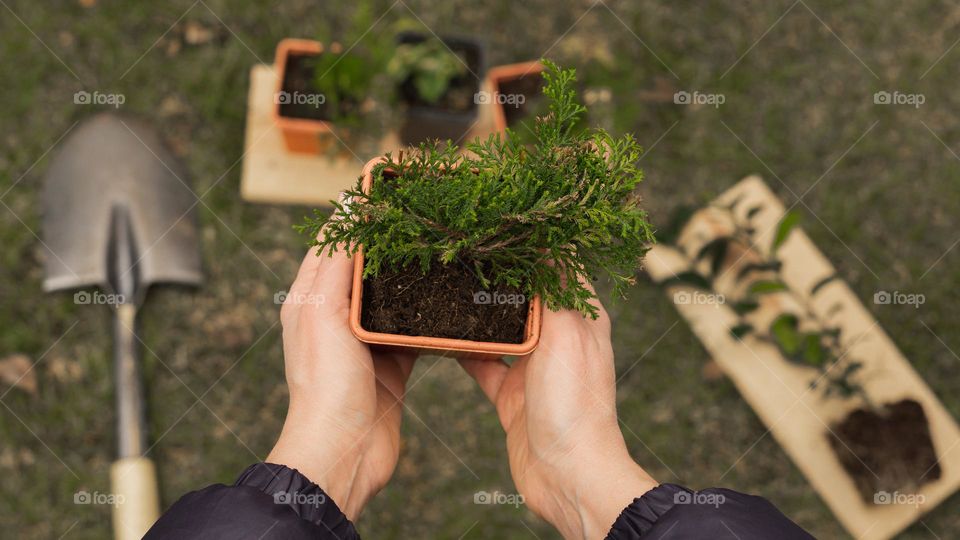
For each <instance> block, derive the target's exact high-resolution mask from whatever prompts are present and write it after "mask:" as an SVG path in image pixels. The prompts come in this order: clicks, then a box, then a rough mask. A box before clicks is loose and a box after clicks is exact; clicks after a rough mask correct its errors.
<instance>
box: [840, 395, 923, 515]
mask: <svg viewBox="0 0 960 540" xmlns="http://www.w3.org/2000/svg"><path fill="white" fill-rule="evenodd" d="M831 429H832V430H833V434H830V435H829V438H830V445H831V446H832V447H833V450H834V452H836V453H837V456H838V457H839V458H840V462H841V463H842V464H843V468H844V469H846V471H847V473H848V474H850V476H851V477H853V480H854V482H855V483H856V485H857V489H858V490H859V491H860V496H861V497H863V499H864V500H865V501H867V502H870V503H873V501H874V497H875V494H877V493H878V492H881V491H885V492H887V493H893V492H895V491H898V492H900V493H907V494H912V493H916V490H917V488H918V487H920V486H921V485H923V484H924V483H926V482H929V481H932V480H936V479H938V478H940V465H939V464H938V463H937V452H936V449H935V448H934V447H933V441H932V440H931V439H930V427H929V425H928V424H927V417H926V415H925V414H924V412H923V407H922V406H921V405H920V404H919V403H917V402H916V401H913V400H903V401H899V402H897V403H892V404H888V405H885V406H884V407H883V408H882V410H881V412H880V413H877V412H874V411H870V410H866V409H857V410H856V411H853V412H852V413H850V414H849V415H848V416H847V417H846V418H845V419H844V420H843V421H842V422H839V423H837V424H835V425H833V426H832V427H831ZM838 437H839V439H838ZM841 441H842V442H841Z"/></svg>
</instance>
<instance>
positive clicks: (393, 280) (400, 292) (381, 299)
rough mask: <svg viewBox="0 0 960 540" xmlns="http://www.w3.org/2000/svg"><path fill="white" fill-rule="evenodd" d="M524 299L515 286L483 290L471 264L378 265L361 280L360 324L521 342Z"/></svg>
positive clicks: (404, 331) (384, 329)
mask: <svg viewBox="0 0 960 540" xmlns="http://www.w3.org/2000/svg"><path fill="white" fill-rule="evenodd" d="M527 306H528V302H527V300H526V298H524V297H523V296H522V293H521V292H520V290H519V289H514V288H510V287H500V286H497V287H496V290H495V291H494V290H492V289H491V290H488V289H485V288H484V287H483V286H482V285H481V284H480V280H479V279H478V278H477V276H476V275H475V274H474V272H473V268H472V266H470V267H468V265H467V264H461V263H460V262H457V261H454V262H452V263H450V264H447V265H443V264H440V263H434V264H432V265H430V270H429V271H428V272H427V273H426V274H422V273H420V269H419V267H414V266H411V267H408V268H401V269H390V270H388V269H382V270H381V271H380V273H379V275H377V276H375V277H370V278H367V279H365V280H364V281H363V309H362V312H361V317H360V325H361V326H362V327H363V328H364V329H365V330H368V331H371V332H383V333H387V334H401V335H405V336H429V337H441V338H454V339H467V340H471V341H488V342H500V343H523V338H524V327H525V326H526V323H527Z"/></svg>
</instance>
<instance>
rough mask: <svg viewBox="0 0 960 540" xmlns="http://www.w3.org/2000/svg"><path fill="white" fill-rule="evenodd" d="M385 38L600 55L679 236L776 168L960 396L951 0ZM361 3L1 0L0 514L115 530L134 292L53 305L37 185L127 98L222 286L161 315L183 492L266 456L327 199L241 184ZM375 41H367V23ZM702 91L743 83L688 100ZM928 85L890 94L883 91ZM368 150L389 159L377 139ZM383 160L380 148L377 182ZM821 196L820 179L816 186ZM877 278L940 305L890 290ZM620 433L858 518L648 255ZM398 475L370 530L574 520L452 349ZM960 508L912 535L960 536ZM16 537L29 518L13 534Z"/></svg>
mask: <svg viewBox="0 0 960 540" xmlns="http://www.w3.org/2000/svg"><path fill="white" fill-rule="evenodd" d="M367 4H369V7H370V9H371V10H372V12H373V13H375V14H378V15H379V14H383V17H382V22H381V23H379V24H377V25H375V26H374V27H373V29H372V30H371V34H370V37H373V36H376V35H378V33H379V32H389V31H390V30H389V24H388V23H389V22H390V21H391V20H393V19H400V18H404V19H411V18H412V19H413V20H415V21H418V22H419V24H422V25H423V26H424V27H425V28H429V29H432V30H433V31H435V32H437V33H438V34H453V35H463V36H470V37H474V38H478V39H480V40H482V41H483V43H484V44H485V46H486V54H487V58H488V62H487V63H488V65H496V64H506V63H510V62H519V61H525V60H531V59H536V58H539V57H541V56H545V57H547V58H551V59H553V60H555V61H557V62H559V63H561V65H564V66H568V67H575V68H577V70H578V75H579V82H580V85H581V89H582V91H583V94H584V95H585V96H587V97H588V103H589V105H590V106H591V109H590V116H589V119H588V120H589V123H590V124H593V125H599V126H603V127H605V128H607V129H609V130H611V131H613V132H614V133H618V134H619V133H625V132H630V133H633V134H634V135H635V137H636V138H637V139H638V140H639V141H640V143H641V144H642V145H643V146H644V147H645V149H646V153H645V154H644V156H643V158H642V160H641V166H642V167H643V169H644V170H645V173H646V181H645V183H644V185H643V186H642V193H643V196H644V198H645V200H646V205H647V207H648V209H649V211H650V213H651V216H652V218H653V220H654V222H655V223H656V224H657V225H658V226H660V227H666V226H667V223H668V222H669V220H670V217H671V215H672V214H673V212H674V211H675V210H676V209H677V208H679V207H681V206H683V205H702V204H704V203H706V202H707V201H709V200H710V199H712V198H713V197H714V196H716V195H717V194H718V193H720V192H721V191H723V190H724V189H726V188H727V187H729V186H730V185H732V184H734V183H735V182H736V181H738V180H739V179H741V178H742V177H744V176H746V175H748V174H752V173H757V174H760V175H761V176H763V177H764V179H765V180H766V181H767V182H768V184H769V185H770V186H771V187H772V189H773V190H774V191H775V192H776V193H777V194H778V195H779V196H780V197H781V198H782V199H783V200H784V201H785V202H786V203H787V204H788V205H791V204H794V203H797V208H798V209H799V210H800V211H801V214H802V216H803V225H802V226H803V228H804V229H805V230H806V231H807V233H808V234H809V235H810V236H811V237H812V238H813V240H814V242H815V243H816V244H817V246H818V247H819V248H820V249H821V250H822V251H823V252H824V253H825V254H826V255H827V257H828V258H829V259H830V261H831V262H832V263H833V264H834V265H835V266H836V267H837V269H838V270H839V273H840V275H841V276H842V277H843V278H844V279H845V280H846V281H847V282H848V283H849V284H850V285H851V286H852V287H853V289H854V290H855V292H856V293H857V295H858V296H859V297H860V298H861V300H863V301H864V303H865V304H866V305H867V306H868V308H869V309H870V310H871V311H872V312H873V315H874V316H876V317H877V318H878V320H879V321H880V324H881V326H882V327H883V328H884V329H886V331H887V332H888V333H889V334H890V335H891V337H892V338H893V340H894V341H895V342H896V343H897V345H898V346H899V347H900V348H901V350H902V351H903V352H904V354H905V355H906V356H907V358H909V359H910V360H911V361H912V363H913V365H914V367H915V368H916V369H917V370H918V371H919V373H920V374H921V375H922V376H923V377H924V379H925V380H926V381H927V383H928V384H929V385H930V386H931V388H932V389H933V390H934V392H935V393H936V394H937V395H938V396H939V397H940V398H941V399H942V401H943V403H944V404H945V405H946V407H947V409H948V410H949V411H950V412H951V414H952V415H953V416H954V417H957V416H960V375H958V369H957V368H958V366H960V358H958V356H957V354H956V353H955V352H954V351H960V335H958V334H957V333H956V332H955V329H956V314H957V310H956V306H957V304H958V302H960V288H958V287H957V285H958V273H957V271H956V268H957V264H958V262H960V248H958V247H957V244H958V242H960V227H958V218H957V216H958V215H960V157H958V155H957V153H956V152H960V119H958V116H957V115H956V113H955V111H956V110H957V107H958V105H960V94H958V93H957V92H956V85H955V74H956V71H957V69H958V65H960V47H956V45H957V42H958V38H960V32H958V30H960V7H957V6H956V5H953V4H952V3H949V2H936V1H917V2H894V1H886V0H878V1H874V2H869V3H859V2H858V3H835V2H825V1H821V0H797V1H790V0H787V1H775V2H769V1H745V2H735V3H729V2H650V1H635V2H628V1H620V0H596V1H584V2H563V3H558V2H554V1H545V0H531V1H528V2H522V3H521V2H509V1H486V2H482V3H479V2H464V1H449V2H442V3H438V2H428V1H420V0H397V1H396V2H393V3H391V2H389V1H383V2H381V1H371V2H367ZM355 5H356V4H355V3H354V2H322V3H315V2H304V1H286V2H271V3H264V2H241V1H234V0H197V1H195V2H191V1H190V0H186V1H171V2H162V3H153V2H149V3H147V2H130V1H128V2H120V1H111V0H61V1H57V2H42V3H41V2H31V1H22V0H0V81H2V83H0V125H2V126H4V127H5V129H4V132H3V133H2V134H0V141H2V143H0V245H2V248H0V383H2V386H0V396H2V397H0V404H2V408H0V529H2V530H4V534H3V536H5V537H11V538H12V537H17V538H78V539H79V538H105V537H108V536H109V534H110V526H109V514H110V509H109V507H108V506H103V505H77V504H74V494H75V493H77V492H78V491H81V490H85V491H89V492H93V491H99V492H107V491H108V490H109V486H108V481H107V478H108V475H107V471H108V468H109V464H110V462H111V461H112V459H113V457H114V454H115V427H114V419H113V413H112V411H113V401H112V400H113V383H112V376H111V366H110V357H111V348H112V345H111V336H110V331H109V329H110V317H111V313H110V310H109V309H107V308H105V307H102V306H101V307H93V306H84V305H77V304H75V303H74V300H73V296H72V294H69V293H62V294H58V295H46V294H44V293H43V292H42V291H41V281H42V278H43V269H42V249H41V244H40V242H39V237H40V235H41V230H40V198H39V192H40V189H39V188H40V185H41V179H42V177H43V174H44V173H45V171H46V170H47V168H48V166H49V163H50V157H51V155H53V154H54V153H55V152H54V151H53V150H54V149H55V148H56V147H57V144H58V142H59V141H61V139H62V138H63V137H64V136H65V135H66V134H68V133H69V132H70V131H71V130H72V129H73V127H74V126H75V125H76V123H77V122H78V121H80V120H82V119H84V118H87V117H89V116H91V115H92V114H94V113H95V112H97V111H99V110H112V109H113V107H112V106H110V105H100V106H98V105H91V104H75V102H74V94H75V93H76V92H78V91H80V90H86V91H89V92H93V91H94V90H98V91H100V92H101V93H114V94H122V95H123V96H124V102H123V104H122V105H120V107H119V110H120V112H122V113H125V114H128V115H133V116H136V117H139V118H141V119H144V120H146V121H147V122H148V123H150V124H152V125H153V126H154V127H155V128H156V129H157V130H158V131H159V132H160V133H161V134H162V136H163V138H164V140H165V141H166V143H167V144H168V145H169V146H170V148H171V149H172V151H173V152H174V154H175V155H177V156H178V157H179V158H180V159H181V160H182V161H183V162H184V163H185V164H186V166H187V168H188V170H189V171H190V178H191V181H192V183H193V189H194V191H196V192H197V193H198V194H204V195H203V196H202V198H201V201H200V204H199V205H198V206H197V211H198V218H199V226H200V237H201V241H202V250H203V267H204V272H205V283H204V285H203V286H202V287H201V288H199V289H197V290H195V291H193V292H185V290H183V289H175V288H170V287H167V288H164V287H158V288H155V289H154V290H152V292H151V293H150V301H149V302H147V303H146V305H145V307H144V309H143V312H142V313H141V319H140V320H141V337H142V338H143V340H144V342H145V347H144V348H143V361H144V379H145V385H146V388H147V398H148V404H147V406H148V413H149V425H150V430H151V437H150V444H151V445H152V450H151V452H150V453H151V455H152V457H153V458H154V459H155V460H156V462H157V465H158V467H159V476H160V484H161V493H162V499H163V504H164V506H167V505H169V504H171V503H172V502H173V501H175V500H176V499H177V498H178V497H179V496H180V495H182V494H183V493H185V492H186V491H189V490H192V489H196V488H198V487H201V486H202V485H206V484H208V483H213V482H226V483H230V482H232V481H233V480H234V478H235V477H236V475H237V474H238V473H239V472H240V471H242V470H243V469H244V468H245V467H246V466H247V465H249V464H250V463H253V462H255V461H258V460H261V459H263V458H264V457H265V456H266V454H267V452H268V451H269V450H270V448H271V447H272V444H273V443H274V441H275V438H276V436H277V434H278V433H279V429H280V426H281V423H282V421H283V416H284V412H285V408H286V398H287V391H286V388H285V385H284V380H283V362H282V355H281V335H280V327H279V306H278V305H277V304H276V303H275V302H274V296H275V294H276V293H277V292H278V291H281V290H284V289H285V288H286V287H287V286H288V285H289V283H291V282H292V280H293V277H294V275H295V271H296V269H297V267H298V265H299V263H300V260H301V258H302V256H303V254H304V252H305V245H304V240H303V238H301V237H299V236H298V235H297V234H296V233H295V232H294V231H293V230H292V228H291V226H292V225H293V224H295V223H298V222H299V221H300V220H301V218H302V216H303V215H304V214H306V213H307V212H308V210H309V209H308V208H307V207H304V206H279V205H263V204H251V203H247V202H244V201H243V200H241V197H240V194H239V183H240V160H241V158H242V155H243V151H244V145H243V140H244V128H245V118H246V111H247V105H246V102H247V91H248V82H249V70H250V68H251V67H252V66H253V65H255V64H257V63H270V62H271V61H272V58H273V51H274V48H275V47H276V44H277V42H278V41H279V40H281V39H283V38H285V37H306V38H313V39H320V40H329V39H333V38H335V36H330V35H327V33H328V32H335V31H336V29H337V28H338V27H340V26H343V25H344V24H346V23H344V22H342V21H348V20H349V17H350V16H351V13H352V10H353V9H355ZM364 39H367V38H364ZM679 91H686V92H691V93H692V92H694V91H699V92H702V93H711V94H722V95H723V96H724V101H723V103H722V104H720V105H719V106H713V105H702V104H701V105H697V104H682V103H681V104H678V103H675V100H674V94H675V93H676V92H679ZM883 91H885V92H895V91H898V92H901V93H906V94H922V95H923V96H924V102H923V103H922V104H921V105H918V106H883V104H878V103H876V102H875V99H874V94H875V93H876V92H883ZM360 157H362V158H364V159H366V158H367V157H370V156H360ZM359 169H360V163H359V162H358V164H357V171H358V172H359ZM798 195H802V198H801V199H800V200H799V201H798ZM880 290H900V291H909V292H913V293H920V294H923V295H925V298H926V302H925V303H924V304H923V305H922V306H919V307H918V308H915V307H913V306H904V305H875V304H874V303H872V302H870V301H869V299H870V298H872V297H873V295H874V294H875V293H876V292H877V291H880ZM607 305H608V309H609V310H610V312H611V313H612V315H613V318H614V339H615V349H616V355H617V371H618V377H620V382H619V392H618V402H619V410H620V416H621V420H622V426H623V431H624V435H625V437H626V440H627V444H628V446H629V447H630V450H631V452H632V454H633V456H634V457H635V459H636V460H637V461H638V462H639V463H641V464H642V465H643V466H644V467H645V468H646V469H647V470H648V471H649V472H650V473H651V474H652V475H653V476H654V477H655V478H656V479H658V480H659V481H661V482H673V483H681V484H686V485H689V486H690V487H693V488H704V487H709V486H715V485H723V486H727V487H731V488H735V489H738V490H741V491H747V492H753V493H757V494H760V495H763V496H765V497H767V498H769V499H770V500H771V501H772V502H773V503H774V504H776V505H777V506H778V507H780V508H781V509H782V510H783V512H784V513H786V514H787V515H788V516H789V517H791V518H792V519H794V520H795V521H797V522H798V523H799V524H800V525H802V526H803V527H805V528H807V529H808V530H809V531H810V532H811V533H813V534H814V535H816V536H817V537H821V538H845V537H846V533H845V532H844V531H843V529H842V528H841V526H840V524H839V522H838V521H836V519H835V518H834V517H833V516H832V514H831V513H830V512H829V511H828V509H827V508H826V506H825V505H824V504H823V503H822V502H821V500H820V499H819V498H818V496H817V495H816V493H815V492H814V491H813V489H812V488H811V487H810V485H809V484H808V483H807V482H806V481H805V479H804V478H803V477H802V476H801V474H800V472H799V471H798V470H797V469H796V467H795V466H794V465H793V464H792V463H791V461H790V460H789V459H788V457H787V456H786V454H785V453H784V452H783V451H782V450H781V448H780V447H779V446H778V445H777V444H776V442H775V441H774V440H773V439H772V438H771V437H770V436H769V434H767V432H766V429H765V427H764V426H763V425H762V424H761V423H760V421H759V420H758V419H757V417H756V416H755V414H754V413H753V412H752V410H751V409H750V408H749V407H748V405H747V404H746V403H745V402H744V401H743V399H742V398H741V397H740V395H739V393H738V392H737V390H736V389H735V388H734V386H733V385H732V384H731V383H730V382H729V381H728V380H726V379H725V378H724V376H723V375H722V374H721V372H720V371H719V370H718V368H717V367H716V365H715V364H714V363H713V362H712V361H711V359H710V357H709V355H708V354H707V353H706V352H705V350H704V349H703V348H702V347H701V346H700V345H699V342H698V341H697V340H696V339H695V337H694V336H693V334H692V332H691V331H690V329H689V327H688V326H687V325H686V323H685V322H683V320H682V319H681V318H680V316H679V315H678V313H677V311H676V309H675V308H674V306H673V305H672V302H671V300H670V298H669V297H668V296H667V295H666V294H665V293H664V291H663V290H662V289H660V288H658V287H656V286H655V285H653V284H652V283H650V282H649V280H647V279H646V278H645V277H644V275H643V274H642V273H640V274H639V279H638V284H637V286H636V287H634V288H633V290H632V291H631V294H630V296H629V298H628V299H626V300H611V301H609V302H608V304H607ZM411 380H412V381H415V388H414V391H412V392H411V393H410V395H409V396H408V400H407V404H408V407H407V409H406V411H405V416H404V426H403V435H404V439H403V440H404V443H403V447H402V450H401V460H400V464H399V466H398V469H397V472H396V475H395V477H394V479H393V481H392V482H391V483H390V485H389V486H388V487H387V488H386V489H385V490H384V491H383V492H382V493H381V494H380V495H379V496H378V497H376V498H375V499H374V500H373V502H372V503H371V504H370V505H369V506H368V507H367V509H366V511H365V513H364V515H363V516H362V519H361V520H360V521H359V523H358V528H359V531H360V532H361V534H362V535H364V536H366V537H371V538H373V537H376V538H431V537H436V538H544V539H545V538H557V537H558V535H557V533H556V532H555V531H554V530H553V529H552V528H550V527H549V526H548V525H547V524H545V523H544V522H542V521H540V520H539V519H538V518H537V517H536V516H534V515H533V514H531V513H530V512H529V511H527V510H526V509H525V508H524V507H523V506H519V507H513V506H509V505H480V504H474V496H475V494H476V493H477V492H480V491H486V492H495V491H499V492H501V493H513V492H514V491H515V488H514V487H513V485H512V481H511V479H510V474H509V470H508V467H507V460H506V453H505V449H504V441H503V434H502V430H501V428H500V426H499V424H498V422H497V419H496V416H495V414H494V410H493V408H492V407H491V406H490V405H489V404H488V403H487V401H486V399H484V398H483V396H482V394H481V393H480V391H479V390H478V389H477V388H476V387H475V385H474V384H473V382H472V381H471V380H470V379H469V378H468V377H467V376H466V375H465V374H464V373H463V372H462V371H461V370H460V368H459V367H458V366H457V365H456V363H455V362H453V361H451V360H449V359H437V358H430V357H426V358H424V359H422V360H421V361H420V362H419V363H418V366H417V369H416V371H415V372H414V374H413V376H412V379H411ZM958 529H960V498H958V497H956V496H955V497H953V498H952V499H950V500H948V501H947V502H945V503H944V504H942V505H940V506H939V507H938V508H936V509H935V510H934V511H933V512H932V513H931V514H929V515H927V516H925V517H923V518H922V521H921V522H917V523H916V524H914V525H913V526H912V527H911V528H910V529H908V530H907V531H906V532H905V533H904V534H903V538H918V539H919V538H950V537H952V536H953V535H954V531H956V530H958ZM8 535H9V536H8Z"/></svg>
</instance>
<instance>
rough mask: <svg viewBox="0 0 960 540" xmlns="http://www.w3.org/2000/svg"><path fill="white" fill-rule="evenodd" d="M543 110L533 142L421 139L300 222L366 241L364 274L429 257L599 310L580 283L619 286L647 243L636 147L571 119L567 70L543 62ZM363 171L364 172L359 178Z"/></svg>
mask: <svg viewBox="0 0 960 540" xmlns="http://www.w3.org/2000/svg"><path fill="white" fill-rule="evenodd" d="M545 64H546V66H547V70H546V71H545V73H544V81H545V87H544V88H543V93H544V96H545V97H546V99H547V101H548V103H549V113H548V114H546V115H545V116H544V117H542V118H538V119H537V121H536V123H535V126H534V131H535V137H534V141H533V143H532V144H524V143H521V142H519V140H518V138H517V137H513V136H510V133H509V131H508V133H507V136H506V137H505V138H501V137H499V136H498V135H493V136H491V137H489V138H487V139H486V140H479V139H477V140H475V141H474V142H472V143H470V144H468V145H467V149H468V150H469V152H468V154H467V155H466V156H465V155H463V154H461V153H459V152H458V149H457V148H456V147H454V146H453V145H450V144H447V145H445V146H441V145H439V144H436V143H432V144H424V145H421V146H420V148H419V149H418V151H415V152H412V153H410V154H408V155H401V156H398V157H397V158H396V159H393V158H392V157H391V156H388V157H387V163H384V164H381V165H379V166H377V167H376V168H375V169H374V171H373V187H372V189H371V191H370V193H369V194H367V193H364V192H363V189H362V186H361V182H360V181H358V183H357V185H356V186H355V187H354V188H353V189H351V190H349V191H347V192H346V195H347V197H346V199H347V200H348V201H349V203H348V204H343V203H340V202H333V204H334V206H335V211H334V214H333V216H331V218H330V219H327V218H325V217H324V216H323V215H322V214H320V213H318V212H315V215H314V217H310V218H307V220H306V222H305V223H304V224H303V225H302V226H301V227H300V230H301V231H302V232H304V233H305V234H309V235H311V238H316V237H317V233H318V232H319V230H320V228H321V227H323V226H324V225H326V227H327V228H326V231H325V235H324V236H322V237H321V238H320V240H316V241H314V244H315V245H318V246H320V247H321V248H330V249H331V250H337V249H346V250H347V251H348V252H350V253H354V252H356V250H357V249H358V248H359V247H360V246H361V245H362V246H363V247H364V255H365V257H366V265H365V269H364V275H365V276H375V275H377V273H378V272H380V271H381V270H382V269H384V268H397V267H402V268H410V269H411V271H420V272H426V271H427V270H428V269H429V268H430V266H431V265H433V264H461V263H463V264H468V265H470V266H471V267H472V268H473V270H474V271H475V272H476V274H477V276H478V277H479V278H480V281H481V282H482V285H483V286H484V287H494V288H495V287H496V286H497V285H509V286H513V287H518V288H520V289H521V290H522V291H524V293H525V294H528V295H540V296H541V297H542V299H543V300H544V302H545V304H546V305H547V307H549V308H551V309H554V310H558V309H563V308H566V309H575V310H578V311H579V312H581V313H582V314H584V315H585V316H586V315H590V316H592V317H594V318H595V317H596V316H597V309H596V308H595V307H594V306H593V305H592V304H590V302H589V300H590V299H592V298H594V296H595V295H594V293H592V292H591V290H590V289H588V288H587V287H586V286H585V285H584V283H586V282H588V281H589V280H590V279H591V277H593V276H597V275H599V274H607V275H609V276H610V278H611V281H612V283H613V286H614V289H615V291H617V292H618V293H623V292H624V289H625V287H626V286H628V285H631V284H632V283H633V282H634V274H635V272H636V270H637V269H638V267H639V265H640V263H641V259H642V258H643V255H644V254H645V253H646V251H647V250H648V248H649V244H650V243H651V242H652V241H653V232H652V229H651V226H650V224H649V222H648V220H647V215H646V213H645V212H644V210H643V209H642V208H641V206H640V202H639V198H638V197H637V196H636V195H635V193H634V188H636V187H637V184H638V183H639V182H640V181H641V179H642V172H641V171H640V170H639V169H638V168H637V166H636V163H637V160H638V158H639V157H640V153H641V148H640V146H639V145H638V144H637V142H636V141H635V140H634V139H633V138H632V137H631V136H629V135H626V136H624V137H622V138H614V137H612V136H610V135H609V134H608V133H607V132H605V131H603V130H601V129H589V130H583V129H580V128H577V127H576V125H577V122H578V120H579V119H580V117H581V115H583V114H584V113H585V112H586V109H585V107H584V106H583V105H581V104H580V102H579V101H578V99H577V94H576V91H575V90H574V88H573V86H574V83H575V81H576V74H575V71H574V70H573V69H560V68H559V67H557V66H556V65H555V64H553V63H551V62H549V61H545ZM361 180H362V179H361Z"/></svg>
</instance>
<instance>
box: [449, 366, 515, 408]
mask: <svg viewBox="0 0 960 540" xmlns="http://www.w3.org/2000/svg"><path fill="white" fill-rule="evenodd" d="M458 361H459V362H460V366H461V367H463V369H464V371H466V372H467V373H468V374H469V375H470V376H471V377H473V379H474V380H476V381H477V384H478V385H480V389H481V390H483V393H484V394H486V396H487V399H489V400H490V401H491V402H492V403H493V404H496V403H497V396H498V395H500V388H501V387H502V386H503V381H504V379H506V377H507V373H508V372H509V371H510V366H508V365H507V363H506V362H504V361H503V359H501V358H497V359H496V360H476V359H460V360H458Z"/></svg>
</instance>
